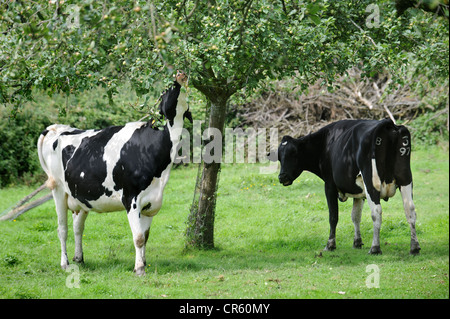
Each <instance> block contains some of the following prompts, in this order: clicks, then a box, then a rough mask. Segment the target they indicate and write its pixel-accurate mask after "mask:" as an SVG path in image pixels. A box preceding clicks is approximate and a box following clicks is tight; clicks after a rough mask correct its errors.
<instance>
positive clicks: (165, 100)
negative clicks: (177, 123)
mask: <svg viewBox="0 0 450 319" xmlns="http://www.w3.org/2000/svg"><path fill="white" fill-rule="evenodd" d="M180 89H181V85H180V84H179V83H178V82H176V81H175V82H174V84H173V86H172V87H171V88H169V89H168V90H167V91H166V92H164V93H163V95H162V96H161V103H160V104H159V113H160V114H161V115H164V116H165V117H166V119H167V120H168V121H169V123H170V126H173V120H174V119H175V116H176V115H177V103H178V96H179V95H180ZM191 117H192V116H191Z"/></svg>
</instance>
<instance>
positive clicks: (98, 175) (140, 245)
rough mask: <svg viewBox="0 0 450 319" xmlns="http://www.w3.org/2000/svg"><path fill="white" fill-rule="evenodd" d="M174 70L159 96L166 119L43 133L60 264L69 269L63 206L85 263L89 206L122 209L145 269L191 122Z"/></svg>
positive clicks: (41, 149) (182, 77)
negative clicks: (184, 131)
mask: <svg viewBox="0 0 450 319" xmlns="http://www.w3.org/2000/svg"><path fill="white" fill-rule="evenodd" d="M186 83H187V76H186V74H185V73H184V72H180V71H179V72H178V73H177V75H176V79H175V81H174V83H173V85H172V87H171V88H169V89H168V90H167V91H166V92H165V93H164V94H163V95H162V97H161V103H160V112H161V114H162V115H164V116H165V118H166V120H167V124H166V125H165V126H164V127H163V128H162V129H159V128H155V127H153V126H152V123H151V121H150V122H133V123H127V124H126V125H124V126H111V127H108V128H105V129H102V130H86V131H85V130H79V129H76V128H72V127H69V126H67V125H59V124H54V125H51V126H49V127H47V129H46V130H45V131H44V132H42V134H41V136H40V137H39V140H38V154H39V160H40V163H41V166H42V168H43V169H44V171H45V172H46V173H47V175H48V181H47V185H48V187H49V188H51V189H52V193H53V198H54V201H55V206H56V212H57V215H58V235H59V239H60V241H61V267H62V268H64V269H65V268H67V266H68V265H69V260H68V258H67V251H66V240H67V210H68V209H70V210H71V211H72V212H73V214H72V215H73V228H74V233H75V257H74V258H73V260H74V261H76V262H83V250H82V244H81V239H82V236H83V230H84V223H85V220H86V217H87V214H88V212H89V211H91V210H93V211H96V212H99V213H103V212H113V211H121V210H124V209H125V210H126V211H127V216H128V221H129V224H130V227H131V231H132V233H133V240H134V245H135V248H136V262H135V266H134V271H135V272H136V274H138V275H143V274H145V271H144V268H145V265H146V261H145V245H146V243H147V240H148V235H149V230H150V225H151V222H152V218H153V216H155V215H156V214H157V213H158V211H159V210H160V209H161V205H162V199H163V191H164V187H165V186H166V183H167V181H168V179H169V174H170V169H171V168H172V164H173V160H174V158H175V155H176V149H177V145H178V144H179V141H180V135H181V130H182V128H183V122H184V118H185V117H187V118H188V119H189V120H190V121H192V116H191V114H190V112H189V109H188V106H187V104H186V97H185V93H184V91H183V89H182V87H183V86H185V85H186Z"/></svg>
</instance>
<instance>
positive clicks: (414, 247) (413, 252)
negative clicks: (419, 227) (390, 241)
mask: <svg viewBox="0 0 450 319" xmlns="http://www.w3.org/2000/svg"><path fill="white" fill-rule="evenodd" d="M409 254H410V255H414V256H415V255H419V254H420V246H419V243H418V242H417V241H411V250H410V251H409Z"/></svg>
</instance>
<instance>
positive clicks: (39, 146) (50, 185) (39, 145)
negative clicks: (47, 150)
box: [37, 130, 56, 189]
mask: <svg viewBox="0 0 450 319" xmlns="http://www.w3.org/2000/svg"><path fill="white" fill-rule="evenodd" d="M48 132H49V131H48V130H45V131H43V132H42V133H41V135H40V136H39V139H38V142H37V151H38V157H39V162H40V163H41V167H42V169H43V170H44V172H45V173H46V174H47V177H48V178H47V181H46V182H45V185H46V186H47V187H48V188H50V189H54V188H55V187H56V181H55V179H54V178H53V176H52V175H51V173H50V169H49V168H48V165H47V162H46V161H45V158H44V154H43V151H44V142H45V138H46V136H47V133H48Z"/></svg>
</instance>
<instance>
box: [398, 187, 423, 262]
mask: <svg viewBox="0 0 450 319" xmlns="http://www.w3.org/2000/svg"><path fill="white" fill-rule="evenodd" d="M400 192H401V194H402V200H403V208H404V209H405V215H406V220H407V221H408V223H409V227H410V229H411V249H410V251H409V253H410V254H411V255H418V254H419V253H420V245H419V241H418V240H417V235H416V208H415V206H414V202H413V198H412V183H411V184H409V185H406V186H401V187H400Z"/></svg>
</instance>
